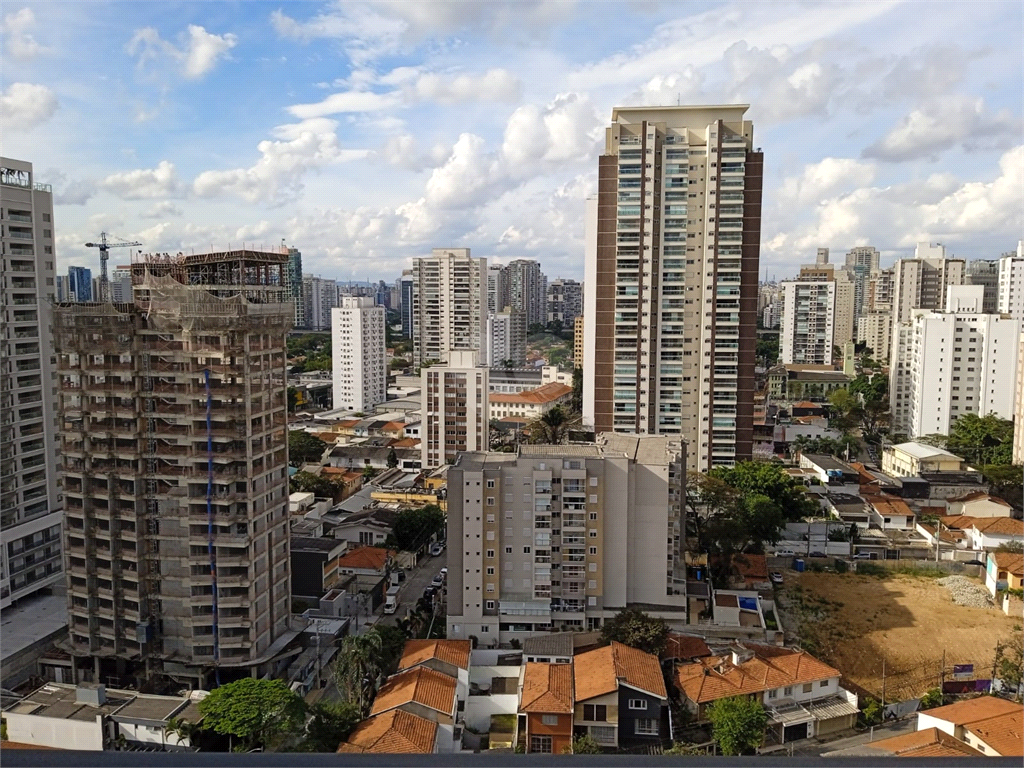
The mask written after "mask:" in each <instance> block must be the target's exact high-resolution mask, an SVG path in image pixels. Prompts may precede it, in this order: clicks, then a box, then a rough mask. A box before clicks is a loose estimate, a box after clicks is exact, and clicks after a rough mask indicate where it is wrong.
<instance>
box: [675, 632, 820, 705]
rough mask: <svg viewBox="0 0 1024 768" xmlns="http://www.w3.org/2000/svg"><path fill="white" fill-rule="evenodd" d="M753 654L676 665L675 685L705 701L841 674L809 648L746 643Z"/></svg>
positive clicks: (759, 691)
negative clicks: (738, 659) (735, 660)
mask: <svg viewBox="0 0 1024 768" xmlns="http://www.w3.org/2000/svg"><path fill="white" fill-rule="evenodd" d="M746 648H747V649H748V650H750V651H753V652H754V657H753V658H751V659H748V660H747V661H744V662H742V663H740V664H739V665H736V664H733V663H732V657H731V656H710V657H708V658H704V659H697V660H696V661H693V662H690V663H689V664H681V665H679V666H678V667H677V668H676V685H677V686H678V687H679V690H681V691H682V692H683V693H684V694H685V695H686V697H687V698H688V699H690V700H691V701H695V702H697V703H698V704H704V703H706V702H709V701H715V700H716V699H724V698H727V697H729V696H737V695H741V694H742V695H746V694H751V693H762V692H764V691H767V690H770V689H772V688H782V687H784V686H788V685H799V684H801V683H811V682H814V681H816V680H826V679H828V678H830V677H839V670H838V669H833V668H832V667H830V666H829V665H828V664H825V663H824V662H822V661H818V660H817V659H816V658H814V657H813V656H811V655H810V654H809V653H807V652H806V651H794V650H791V649H789V648H778V647H776V646H771V645H747V646H746Z"/></svg>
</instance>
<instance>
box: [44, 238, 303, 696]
mask: <svg viewBox="0 0 1024 768" xmlns="http://www.w3.org/2000/svg"><path fill="white" fill-rule="evenodd" d="M287 262H288V253H287V249H282V250H281V251H280V252H259V251H248V250H243V251H232V252H224V253H206V254H196V255H190V256H181V255H178V256H168V255H167V254H162V255H158V254H153V255H148V256H142V257H140V258H139V260H138V261H137V262H136V263H134V264H133V265H132V268H131V271H132V281H133V298H134V302H133V303H130V304H112V303H78V304H61V305H59V306H58V307H57V308H56V310H55V313H54V314H55V317H54V331H55V342H56V351H57V365H58V375H59V377H60V385H59V386H60V411H59V414H60V423H61V435H62V438H63V443H62V456H63V460H64V467H63V469H64V493H65V500H66V509H67V526H66V553H67V565H68V572H67V575H68V608H69V612H70V616H69V626H68V629H69V633H70V637H69V640H70V647H69V650H70V652H71V653H72V655H73V656H74V657H75V659H76V662H77V663H78V666H79V669H80V672H81V673H83V674H81V675H80V677H84V678H85V679H88V680H93V681H96V682H106V680H105V679H104V678H105V677H106V676H109V675H111V674H116V675H118V676H129V677H130V676H135V677H136V678H137V679H139V680H141V679H144V678H149V677H152V676H153V675H167V676H170V677H171V678H173V679H174V680H177V681H179V682H187V683H190V684H192V685H194V686H197V687H208V686H209V685H210V684H211V683H212V682H213V681H214V680H216V679H218V678H221V676H222V675H224V676H228V679H230V677H233V676H238V675H249V674H252V675H256V676H261V675H263V674H265V673H267V672H269V671H271V669H272V661H273V659H274V658H275V654H276V653H277V651H279V650H281V648H282V644H283V642H285V641H287V639H288V638H289V637H290V636H294V633H291V634H290V632H291V630H290V627H289V623H290V615H291V612H290V605H289V592H290V589H289V580H290V570H289V553H288V549H289V528H288V441H287V423H286V407H287V402H286V396H285V372H286V350H285V335H286V333H287V331H288V329H289V328H290V327H291V324H292V321H293V319H294V310H293V306H292V302H291V301H289V300H288V297H287V291H288V286H287V280H286V279H285V277H286V269H287ZM221 679H223V678H221Z"/></svg>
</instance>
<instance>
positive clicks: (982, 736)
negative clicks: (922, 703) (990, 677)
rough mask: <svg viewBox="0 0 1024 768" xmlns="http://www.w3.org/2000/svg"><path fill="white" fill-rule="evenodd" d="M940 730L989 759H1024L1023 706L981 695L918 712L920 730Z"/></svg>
mask: <svg viewBox="0 0 1024 768" xmlns="http://www.w3.org/2000/svg"><path fill="white" fill-rule="evenodd" d="M929 728H937V729H938V730H940V731H942V732H943V733H945V734H948V735H950V736H953V737H954V738H956V739H959V740H960V741H962V742H964V743H966V744H968V745H969V746H971V747H973V748H974V749H976V750H978V751H979V752H981V753H982V754H983V755H986V756H988V757H993V756H1002V757H1020V756H1024V707H1022V706H1021V705H1020V704H1015V703H1013V702H1011V701H1006V700H1005V699H1000V698H997V697H995V696H980V697H978V698H976V699H969V700H967V701H960V702H957V703H956V704H950V705H948V706H945V707H939V708H937V709H929V710H926V711H924V712H919V713H918V715H917V730H918V731H923V730H927V729H929Z"/></svg>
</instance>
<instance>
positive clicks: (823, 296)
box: [779, 280, 837, 365]
mask: <svg viewBox="0 0 1024 768" xmlns="http://www.w3.org/2000/svg"><path fill="white" fill-rule="evenodd" d="M836 288H837V283H836V281H835V280H787V281H785V282H783V283H782V300H783V308H782V329H781V331H780V332H779V362H780V363H782V364H784V365H791V364H794V363H796V364H801V365H832V362H833V360H832V350H833V347H834V346H835V343H836V342H835V310H836Z"/></svg>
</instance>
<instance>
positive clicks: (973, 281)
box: [964, 254, 1012, 315]
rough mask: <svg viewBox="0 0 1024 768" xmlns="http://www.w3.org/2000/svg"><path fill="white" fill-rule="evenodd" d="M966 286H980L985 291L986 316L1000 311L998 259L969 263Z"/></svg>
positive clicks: (977, 260)
mask: <svg viewBox="0 0 1024 768" xmlns="http://www.w3.org/2000/svg"><path fill="white" fill-rule="evenodd" d="M1010 255H1012V254H1010ZM964 285H980V286H982V287H983V288H984V289H985V305H984V307H983V309H984V310H985V314H986V315H994V314H995V313H996V312H998V311H999V260H998V259H974V260H973V261H970V262H968V263H967V271H966V273H965V275H964Z"/></svg>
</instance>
